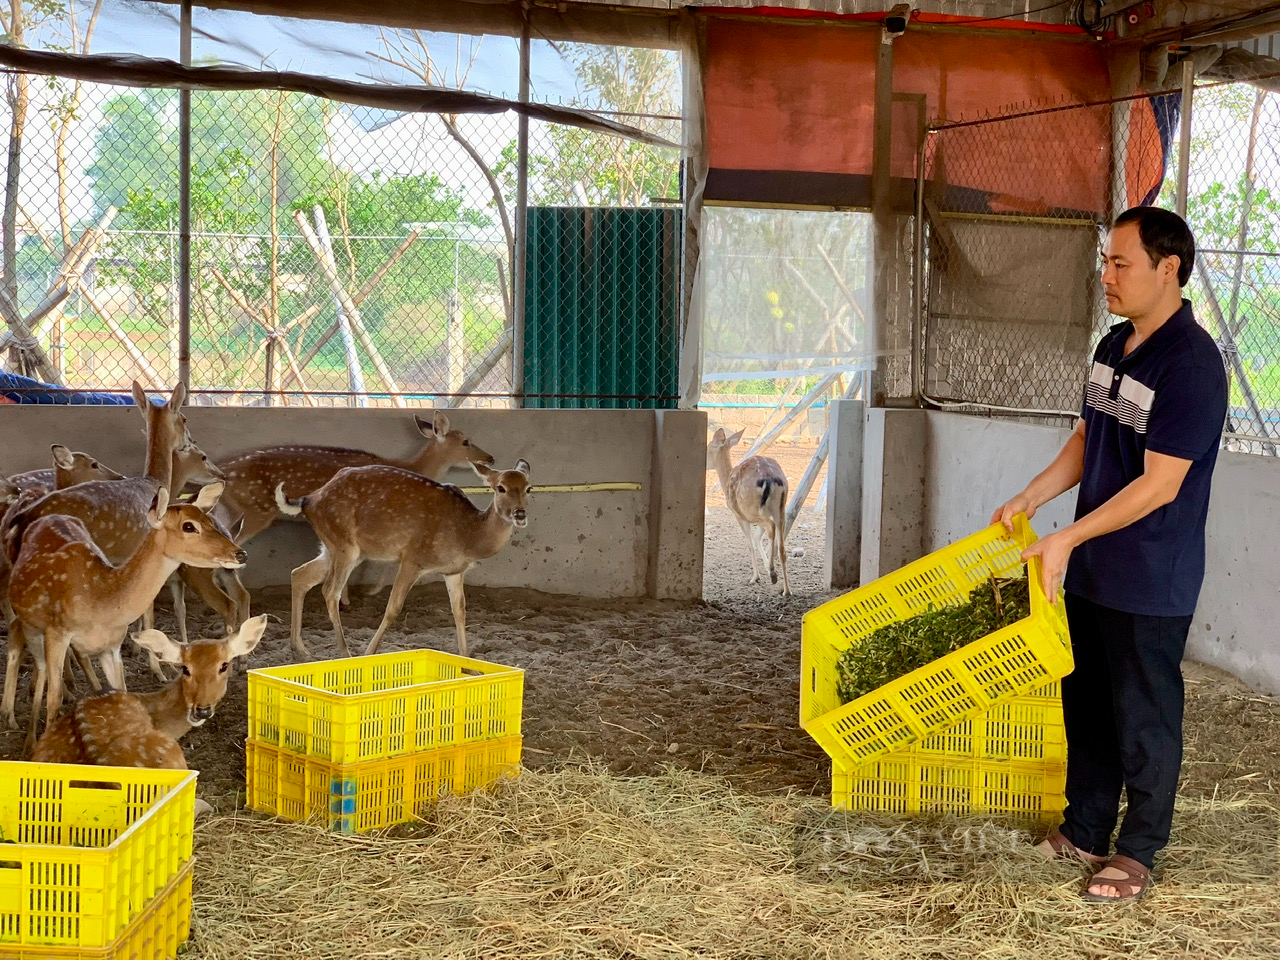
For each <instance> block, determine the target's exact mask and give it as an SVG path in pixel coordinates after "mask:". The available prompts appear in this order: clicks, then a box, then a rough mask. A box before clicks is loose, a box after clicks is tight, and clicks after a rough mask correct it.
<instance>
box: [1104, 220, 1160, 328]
mask: <svg viewBox="0 0 1280 960" xmlns="http://www.w3.org/2000/svg"><path fill="white" fill-rule="evenodd" d="M1170 283H1172V284H1173V285H1174V286H1175V287H1176V286H1177V283H1178V258H1177V257H1165V258H1163V259H1162V260H1160V262H1159V263H1157V264H1156V265H1155V266H1154V267H1153V266H1152V265H1151V258H1150V257H1148V256H1147V251H1146V250H1144V249H1143V248H1142V237H1141V235H1140V234H1139V233H1138V225H1137V224H1136V223H1125V224H1122V225H1120V226H1118V227H1116V228H1115V229H1113V230H1111V231H1109V232H1108V233H1107V238H1106V239H1105V240H1104V241H1103V242H1102V287H1103V290H1104V291H1105V292H1106V295H1107V309H1108V310H1110V311H1111V312H1112V313H1114V314H1115V315H1116V316H1118V317H1129V318H1134V317H1139V318H1141V317H1145V316H1147V315H1148V314H1149V313H1151V312H1152V310H1153V309H1154V308H1155V307H1156V305H1157V304H1159V302H1160V301H1161V299H1162V298H1163V297H1164V296H1166V295H1167V293H1168V289H1169V284H1170Z"/></svg>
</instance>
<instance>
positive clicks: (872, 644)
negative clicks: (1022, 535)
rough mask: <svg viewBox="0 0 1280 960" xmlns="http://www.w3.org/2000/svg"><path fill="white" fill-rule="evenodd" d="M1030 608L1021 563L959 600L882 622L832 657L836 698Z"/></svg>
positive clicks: (885, 679) (866, 689)
mask: <svg viewBox="0 0 1280 960" xmlns="http://www.w3.org/2000/svg"><path fill="white" fill-rule="evenodd" d="M1030 614H1031V600H1030V596H1029V594H1028V589H1027V578H1026V570H1025V568H1024V570H1023V575H1022V576H1021V577H1018V578H998V577H989V578H988V579H986V580H984V581H983V582H982V583H980V584H978V586H976V587H975V588H974V590H973V592H972V593H971V594H970V595H969V599H968V601H966V602H965V603H961V604H954V605H951V606H946V607H932V606H931V607H930V608H929V609H928V610H925V611H924V612H923V613H918V614H916V615H915V616H913V617H908V618H907V619H905V620H899V621H898V622H896V623H890V624H886V625H885V626H883V627H880V628H879V629H878V630H876V631H874V632H873V633H871V634H868V635H867V636H866V637H864V638H863V639H862V640H861V641H859V642H858V643H855V644H854V645H853V646H852V647H850V648H849V649H848V650H846V651H845V652H844V653H843V654H841V655H840V659H839V661H837V663H836V674H837V676H836V692H837V693H838V694H839V696H840V702H841V703H849V702H850V701H852V700H856V699H858V697H861V696H863V695H864V694H867V693H870V692H871V691H872V690H875V689H876V688H877V687H882V686H884V685H885V684H886V683H891V682H893V681H894V680H897V679H898V678H899V677H902V676H905V675H906V674H908V673H910V672H911V671H912V670H916V669H919V668H920V667H923V666H926V665H928V664H930V663H932V662H933V661H934V660H937V659H938V658H939V657H944V656H946V655H947V654H948V653H952V652H954V651H956V650H959V649H960V648H961V647H963V646H965V645H966V644H969V643H972V642H973V641H975V640H980V639H982V638H983V637H985V636H986V635H987V634H989V633H994V632H995V631H996V630H999V629H1001V628H1002V627H1007V626H1008V625H1009V624H1011V623H1015V622H1017V621H1018V620H1021V619H1023V618H1024V617H1027V616H1030Z"/></svg>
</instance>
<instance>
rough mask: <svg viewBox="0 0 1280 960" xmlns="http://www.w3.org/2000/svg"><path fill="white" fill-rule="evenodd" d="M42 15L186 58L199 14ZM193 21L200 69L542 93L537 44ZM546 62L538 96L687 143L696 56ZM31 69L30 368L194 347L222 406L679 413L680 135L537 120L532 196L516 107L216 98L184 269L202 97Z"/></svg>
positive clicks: (22, 239) (11, 352)
mask: <svg viewBox="0 0 1280 960" xmlns="http://www.w3.org/2000/svg"><path fill="white" fill-rule="evenodd" d="M21 6H22V8H23V11H24V13H23V15H24V17H25V20H26V22H25V28H26V33H25V35H24V36H23V37H21V38H20V39H22V41H23V43H24V44H25V45H26V46H29V47H30V48H32V49H35V50H71V51H74V52H77V53H89V52H94V51H96V50H97V49H99V48H100V47H99V44H103V45H105V49H107V50H112V51H116V50H125V51H127V52H129V53H133V54H138V55H142V56H153V57H168V58H176V54H177V48H176V37H177V36H178V32H177V22H176V10H177V8H176V7H175V8H173V10H172V11H167V10H165V9H164V8H163V7H162V6H159V5H156V6H153V5H146V4H142V5H139V4H127V3H121V2H109V3H107V4H106V8H105V12H102V11H99V10H98V7H97V6H96V5H93V4H85V3H75V2H67V3H55V4H37V5H31V4H24V5H21ZM100 12H101V13H102V16H101V18H100V19H99V18H98V14H99V13H100ZM107 14H110V16H108V15H107ZM195 17H196V20H197V22H196V24H195V27H196V29H195V30H194V32H193V36H194V37H195V40H196V42H195V46H194V49H193V57H194V60H193V62H194V63H196V64H197V65H199V64H201V63H216V64H224V63H230V64H239V65H243V66H249V67H253V68H255V69H256V68H262V67H269V68H288V69H291V70H299V69H301V70H313V71H315V72H316V73H321V72H325V71H328V73H329V75H331V76H335V77H337V78H338V79H344V80H348V81H352V82H357V83H358V82H364V81H368V82H371V83H373V82H376V83H383V84H385V83H400V84H422V85H427V86H434V87H443V88H451V89H453V88H456V89H458V90H461V91H467V92H470V91H475V92H476V93H477V94H483V95H493V96H502V97H509V98H514V97H515V96H516V95H517V93H518V88H519V62H520V57H519V41H518V39H513V38H511V37H481V36H463V35H447V34H435V33H425V32H420V31H414V30H390V29H383V28H377V27H373V26H368V25H351V24H324V23H319V24H317V23H302V22H300V21H289V20H287V19H284V18H272V17H258V16H253V15H250V14H246V13H241V12H235V11H206V10H199V11H197V12H196V15H195ZM91 28H92V29H91ZM95 30H96V33H95ZM352 31H355V32H356V33H358V34H359V36H358V37H357V36H355V35H354V34H353V32H352ZM10 37H11V39H12V37H13V35H12V31H10ZM530 62H531V70H530V90H529V97H530V100H531V101H532V102H534V103H538V104H549V105H555V106H562V107H569V108H579V109H580V110H589V111H592V112H593V115H594V116H598V117H601V118H604V119H605V121H607V122H612V123H615V124H617V125H620V126H625V127H626V128H628V129H632V130H638V131H644V132H646V133H651V134H653V135H654V138H657V139H660V140H662V141H665V142H667V143H669V144H672V145H675V144H679V143H680V142H681V116H680V106H681V104H680V58H679V54H678V52H677V51H675V50H671V49H663V48H656V47H653V46H647V47H644V48H638V47H626V46H620V45H593V44H570V43H554V44H552V43H548V42H545V41H534V42H532V43H531V52H530ZM5 82H6V84H7V86H8V93H9V96H8V97H7V98H6V101H5V103H4V104H3V105H2V106H0V113H2V114H3V116H0V129H4V130H7V131H8V133H9V142H10V145H11V149H10V152H9V156H10V157H13V156H15V155H16V156H17V157H18V158H19V164H16V165H15V164H12V163H9V164H7V165H6V174H7V179H6V187H7V189H6V194H7V199H8V200H9V201H10V203H9V205H8V206H7V208H6V210H7V214H8V215H7V216H6V220H7V222H6V224H5V235H4V237H3V241H2V243H3V249H4V262H3V271H2V272H3V276H2V277H0V287H2V288H3V291H2V293H3V296H0V307H3V308H4V312H5V319H6V320H8V321H10V322H9V323H8V327H7V330H6V332H5V334H4V346H5V348H6V349H5V350H4V354H3V359H4V361H5V367H6V368H7V369H8V370H9V371H11V372H13V373H17V374H21V375H24V376H29V377H32V378H34V379H36V380H40V381H43V382H46V383H54V384H57V385H62V386H67V387H74V388H76V389H80V390H90V391H104V392H114V391H120V390H125V389H127V388H128V386H129V384H130V382H131V381H132V380H133V379H135V378H137V379H139V380H141V381H142V382H143V383H144V384H145V385H147V386H149V387H157V388H158V387H163V386H167V385H171V384H172V383H173V382H175V381H176V379H177V376H178V369H179V358H180V354H181V353H182V351H183V350H184V348H185V349H186V350H188V351H189V364H190V380H191V388H192V391H193V393H194V394H196V395H197V397H199V398H203V399H205V400H207V401H208V402H218V403H274V404H292V405H333V404H353V405H370V404H372V405H388V404H396V405H402V404H406V403H410V404H412V403H417V402H433V403H437V402H438V403H451V404H460V403H467V404H471V405H484V404H496V405H503V406H507V405H512V404H513V403H514V404H517V405H518V404H519V403H521V402H523V403H525V404H526V405H574V406H579V405H580V406H641V405H644V406H674V405H675V403H676V400H677V395H678V386H677V376H678V354H679V343H678V332H679V323H678V317H679V312H680V290H681V287H680V278H679V271H680V259H679V258H680V251H681V229H682V224H681V221H680V191H681V185H680V175H679V171H680V151H679V149H678V148H675V147H674V146H672V147H661V146H654V145H653V144H652V143H651V142H643V141H641V140H637V139H631V138H628V137H627V136H619V135H614V134H611V133H608V132H602V131H601V130H597V129H589V128H584V127H582V126H573V125H567V124H562V123H555V122H548V121H545V120H537V119H534V120H531V121H530V122H529V134H528V147H527V152H526V156H525V160H526V163H527V170H528V179H527V183H528V197H527V202H526V205H525V208H524V210H520V209H519V207H518V197H517V194H518V171H519V169H520V166H521V148H520V138H519V121H518V118H517V115H516V113H514V112H510V111H506V112H503V111H492V110H490V111H487V112H478V113H469V112H465V111H464V112H459V113H438V112H436V113H427V112H411V113H405V112H399V111H395V110H390V109H380V108H377V107H371V106H362V105H356V104H353V103H350V102H340V101H337V100H333V99H327V98H325V97H321V96H312V95H308V94H305V93H300V92H292V91H285V90H278V89H249V90H234V91H213V90H196V91H193V92H192V93H191V95H190V104H191V106H190V118H191V119H190V138H191V150H190V166H189V176H190V205H189V210H190V229H191V241H190V243H191V256H190V275H189V277H185V278H184V277H183V276H182V275H181V274H180V272H179V257H178V247H179V242H180V221H181V208H180V204H179V196H180V195H179V162H180V161H179V156H180V154H179V137H180V125H179V113H180V111H179V99H180V94H179V92H178V91H177V90H176V89H172V88H153V89H139V88H137V87H133V86H115V85H111V84H105V83H97V82H88V81H83V80H74V79H71V78H69V77H65V76H52V75H48V76H45V75H35V74H20V73H12V72H11V73H9V74H7V75H6V78H5ZM522 217H524V218H526V219H527V221H528V224H529V243H528V245H527V248H526V250H527V260H526V262H525V269H526V283H525V286H524V287H523V288H522V289H517V286H516V282H517V274H518V268H519V266H520V264H519V263H518V262H517V260H518V251H517V246H516V231H517V227H518V222H519V221H520V219H521V218H522ZM184 290H185V291H186V292H187V294H188V295H189V299H190V314H189V315H190V327H189V336H188V337H187V339H186V342H185V344H184V342H183V338H182V336H181V330H180V324H179V300H180V296H181V294H182V292H183V291H184ZM521 306H523V308H524V311H523V317H521V316H520V307H521ZM521 320H523V326H522V325H521ZM521 334H523V336H522V335H521Z"/></svg>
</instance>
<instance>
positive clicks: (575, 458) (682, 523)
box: [0, 405, 706, 598]
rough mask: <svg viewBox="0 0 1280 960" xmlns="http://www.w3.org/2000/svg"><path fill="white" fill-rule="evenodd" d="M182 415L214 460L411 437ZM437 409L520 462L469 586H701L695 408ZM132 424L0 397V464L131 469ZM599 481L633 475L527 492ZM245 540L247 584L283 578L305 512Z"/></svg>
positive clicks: (324, 416)
mask: <svg viewBox="0 0 1280 960" xmlns="http://www.w3.org/2000/svg"><path fill="white" fill-rule="evenodd" d="M186 412H187V418H188V423H189V426H190V430H191V435H192V437H193V438H194V439H195V441H196V442H197V443H198V444H200V446H201V447H203V448H204V450H205V451H206V452H207V453H208V454H209V455H210V456H211V457H213V458H214V460H215V461H216V460H218V459H219V458H220V457H225V456H227V455H229V454H232V453H235V452H238V451H240V450H245V449H249V448H252V447H258V446H265V445H269V444H280V443H318V444H328V445H333V446H345V447H358V448H361V449H366V450H373V451H375V452H378V453H381V454H384V455H388V456H408V455H409V454H411V453H412V452H413V451H414V450H415V449H416V448H417V446H418V444H419V442H420V439H421V438H420V435H419V434H418V431H417V429H416V428H415V427H414V424H413V417H412V412H413V411H400V410H350V409H323V410H309V409H298V408H288V409H267V408H256V407H255V408H240V409H233V408H216V407H189V408H187V411H186ZM417 412H418V413H423V412H424V411H422V410H419V411H417ZM425 412H426V413H428V414H429V413H430V411H425ZM449 419H450V422H451V425H452V426H454V427H456V428H458V429H461V430H462V431H464V432H465V433H466V434H468V435H469V436H471V437H472V438H473V439H475V441H476V442H477V443H479V444H480V446H482V447H483V448H484V449H486V450H488V451H489V452H490V453H492V454H493V455H494V456H495V457H496V458H497V460H498V466H500V467H509V466H511V465H512V464H514V463H515V461H516V459H517V458H518V457H524V458H525V459H526V460H528V461H529V462H530V464H531V467H532V472H531V475H532V480H533V486H534V493H533V499H532V500H531V502H530V506H529V526H528V527H527V528H526V529H524V530H521V531H518V532H517V533H516V534H515V536H514V537H513V538H512V541H511V543H510V544H509V545H508V546H507V547H506V548H505V549H504V550H503V551H502V552H501V553H499V554H498V555H497V556H495V557H493V558H491V559H489V560H486V561H483V562H482V563H480V564H477V565H476V567H475V568H474V569H473V570H472V571H471V572H470V573H469V574H468V575H467V581H468V582H469V583H476V584H484V585H489V586H519V587H530V588H533V589H537V590H545V591H547V592H549V593H564V594H574V595H580V596H592V597H630V596H645V595H648V596H654V597H676V598H696V597H700V596H701V593H702V544H703V515H704V510H703V508H704V503H703V501H704V496H705V494H704V490H705V472H704V468H705V463H706V417H705V415H704V414H702V413H700V412H696V411H650V410H456V411H454V410H451V411H449ZM142 426H143V423H142V418H141V416H140V415H139V413H138V411H137V410H136V409H134V408H123V407H52V406H35V405H29V406H28V405H21V406H7V407H0V470H2V471H4V472H5V473H16V472H18V471H21V470H29V469H34V468H36V467H46V466H49V465H51V463H52V461H51V458H50V455H49V445H50V444H51V443H63V444H66V445H67V446H69V447H71V448H72V449H73V450H86V451H89V452H91V453H92V454H93V455H94V456H96V457H97V458H98V459H100V460H101V461H102V462H103V463H105V464H107V465H108V466H111V467H113V468H115V469H117V470H119V471H120V472H122V473H126V474H131V473H141V471H142V467H143V461H144V454H145V447H144V438H143V435H142ZM448 479H449V481H450V482H453V483H458V484H460V485H474V484H478V483H479V482H480V481H479V480H478V478H476V476H475V474H474V473H472V472H471V471H470V470H455V471H453V472H451V473H450V475H449V477H448ZM610 480H612V481H630V482H634V483H638V484H640V485H641V486H640V489H639V490H628V491H621V492H590V493H577V492H571V493H555V492H545V491H544V492H539V489H538V488H539V487H541V486H545V485H547V484H557V483H588V482H594V481H610ZM474 499H475V500H476V502H477V504H478V505H480V506H484V505H486V504H487V503H488V501H489V498H488V497H487V496H483V497H481V496H477V497H475V498H474ZM246 549H247V550H248V551H249V555H250V561H249V565H248V567H247V568H246V569H245V582H246V584H247V585H248V586H250V588H253V587H257V586H262V585H264V584H279V585H284V584H287V583H288V582H289V571H290V570H291V569H292V568H293V567H295V566H297V565H298V564H300V563H303V562H305V561H306V560H309V559H311V558H312V557H313V556H315V551H316V540H315V537H314V535H313V534H312V532H311V529H310V527H309V526H308V525H307V524H306V523H305V522H303V523H297V522H291V523H283V522H282V523H279V524H277V525H276V526H275V527H273V528H272V529H270V530H268V531H266V532H265V533H263V534H261V535H260V536H258V537H256V538H254V540H253V541H251V542H250V543H249V545H248V546H247V548H246ZM651 558H652V559H651ZM366 578H367V574H366Z"/></svg>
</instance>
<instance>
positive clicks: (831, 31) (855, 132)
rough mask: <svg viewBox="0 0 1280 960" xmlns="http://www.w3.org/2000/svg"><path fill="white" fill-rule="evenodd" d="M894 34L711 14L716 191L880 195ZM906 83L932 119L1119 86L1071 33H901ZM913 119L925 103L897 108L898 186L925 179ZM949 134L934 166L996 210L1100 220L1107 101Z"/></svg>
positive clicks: (1139, 176)
mask: <svg viewBox="0 0 1280 960" xmlns="http://www.w3.org/2000/svg"><path fill="white" fill-rule="evenodd" d="M879 42H880V29H879V25H878V24H875V25H868V26H864V25H862V24H851V25H844V26H836V25H832V24H814V23H813V22H812V21H808V22H804V23H797V24H796V25H794V26H792V25H779V24H776V23H771V24H761V23H752V22H747V21H740V20H716V19H714V18H713V19H711V20H710V21H709V22H708V25H707V63H706V72H705V86H706V114H707V132H708V148H709V153H710V168H711V170H710V175H709V177H708V184H707V197H708V198H709V199H712V200H723V201H738V202H753V201H754V202H773V203H794V204H805V203H808V204H813V205H843V206H865V205H867V204H868V203H869V202H870V181H871V171H872V131H873V122H874V114H875V110H874V91H875V70H876V56H877V49H878V45H879ZM893 89H894V93H895V94H904V93H907V94H924V96H925V103H926V106H925V111H926V117H927V119H928V120H930V121H931V122H939V121H941V122H947V121H960V120H976V119H980V118H982V117H989V116H994V115H1005V114H1010V113H1016V112H1019V111H1026V110H1034V109H1036V108H1039V107H1046V106H1053V105H1059V104H1067V103H1082V102H1097V101H1104V100H1106V99H1107V97H1108V96H1109V92H1110V84H1109V78H1108V73H1107V66H1106V61H1105V60H1104V58H1103V56H1102V52H1101V50H1099V49H1097V48H1096V47H1094V46H1092V45H1089V44H1086V43H1082V42H1080V41H1078V40H1075V39H1070V38H1064V37H1062V36H1061V35H1029V34H1027V33H1023V32H1014V31H1009V35H1008V36H995V35H991V34H989V33H982V34H974V35H971V36H969V35H963V34H961V33H958V32H945V33H944V32H939V31H934V32H930V31H925V30H920V31H918V32H915V33H913V32H912V31H911V30H910V29H909V30H908V31H907V33H905V34H904V35H902V36H900V37H899V38H898V39H897V40H895V41H894V85H893ZM1141 112H1142V111H1141V110H1135V111H1134V113H1135V116H1136V115H1137V114H1140V113H1141ZM1148 113H1149V110H1148ZM913 114H914V108H912V106H911V105H910V104H905V103H896V104H895V106H894V142H893V149H892V150H891V161H890V168H891V174H892V176H893V178H894V179H895V181H896V182H897V184H898V186H899V187H902V186H904V185H905V186H908V187H909V185H910V182H911V181H914V179H915V158H916V151H917V147H918V126H919V124H918V121H917V120H916V118H915V117H914V115H913ZM946 136H947V142H946V144H945V151H944V153H943V154H942V156H941V159H942V164H943V167H944V169H943V170H941V171H939V170H937V169H934V170H930V171H928V175H929V176H930V177H936V176H940V175H941V176H944V177H945V181H946V184H947V185H948V187H949V188H956V189H960V190H963V191H966V192H977V193H980V194H982V195H983V197H984V200H985V203H986V206H987V208H988V209H989V210H991V211H992V212H1002V211H1009V212H1014V211H1017V212H1038V211H1050V210H1070V211H1079V212H1082V213H1088V214H1094V215H1097V214H1102V213H1104V212H1105V211H1106V209H1107V196H1108V191H1109V182H1108V181H1109V175H1108V171H1109V169H1110V157H1111V112H1110V109H1109V108H1108V107H1093V108H1088V109H1077V110H1056V111H1052V112H1047V113H1040V114H1037V115H1036V116H1034V117H1025V118H1021V119H1018V120H1010V121H1006V122H1003V123H1001V124H980V125H976V126H973V127H966V128H959V129H953V130H949V131H947V134H946ZM1153 137H1155V139H1156V144H1157V148H1158V136H1157V134H1156V130H1155V126H1154V123H1151V124H1149V125H1146V126H1143V125H1141V124H1139V125H1135V127H1134V132H1133V135H1132V136H1131V138H1130V139H1131V140H1133V141H1134V146H1141V145H1142V144H1147V143H1148V142H1149V141H1150V140H1151V139H1152V138H1153ZM1139 141H1141V142H1139ZM1131 152H1132V151H1131ZM1156 156H1157V157H1158V156H1159V151H1158V149H1157V151H1156ZM1151 176H1152V168H1151V164H1150V163H1149V162H1144V163H1143V165H1142V168H1141V169H1135V170H1134V182H1133V183H1132V184H1131V185H1130V192H1131V193H1135V192H1139V188H1140V187H1141V185H1142V183H1145V182H1147V181H1149V180H1150V178H1151ZM1139 181H1141V183H1140V182H1139ZM1143 192H1145V191H1143ZM897 195H898V196H902V195H903V191H902V190H901V189H899V190H898V191H897ZM906 195H907V196H909V195H910V193H909V190H908V191H907V193H906Z"/></svg>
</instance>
